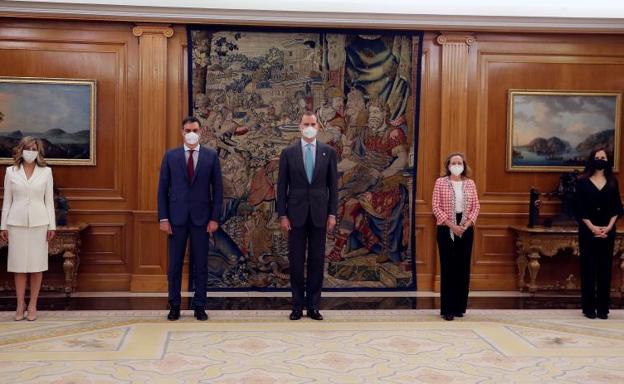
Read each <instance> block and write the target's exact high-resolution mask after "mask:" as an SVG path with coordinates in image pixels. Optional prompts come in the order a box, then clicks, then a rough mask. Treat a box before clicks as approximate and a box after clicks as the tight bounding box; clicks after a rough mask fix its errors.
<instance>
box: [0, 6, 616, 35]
mask: <svg viewBox="0 0 624 384" xmlns="http://www.w3.org/2000/svg"><path fill="white" fill-rule="evenodd" d="M0 15H4V16H18V17H57V18H90V19H117V20H130V21H163V22H190V23H213V24H215V23H224V24H268V25H283V24H286V25H288V26H297V25H302V26H319V25H320V26H322V25H327V26H333V27H336V26H337V27H385V28H423V29H490V30H506V29H509V30H535V31H547V30H555V31H568V30H579V29H581V30H584V31H594V32H617V33H621V32H624V0H551V1H546V0H522V1H517V0H514V1H510V0H470V1H462V0H426V1H423V0H331V1H328V0H219V1H215V0H175V1H171V0H132V1H131V0H17V1H8V0H0Z"/></svg>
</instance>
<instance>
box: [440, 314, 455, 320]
mask: <svg viewBox="0 0 624 384" xmlns="http://www.w3.org/2000/svg"><path fill="white" fill-rule="evenodd" d="M442 317H443V318H444V320H446V321H453V319H454V316H453V315H444V316H442Z"/></svg>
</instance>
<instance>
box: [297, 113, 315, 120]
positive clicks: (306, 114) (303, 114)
mask: <svg viewBox="0 0 624 384" xmlns="http://www.w3.org/2000/svg"><path fill="white" fill-rule="evenodd" d="M303 116H314V118H315V119H316V121H317V122H318V117H316V115H315V114H314V112H312V111H305V112H303V113H302V114H301V117H300V118H299V122H301V120H303Z"/></svg>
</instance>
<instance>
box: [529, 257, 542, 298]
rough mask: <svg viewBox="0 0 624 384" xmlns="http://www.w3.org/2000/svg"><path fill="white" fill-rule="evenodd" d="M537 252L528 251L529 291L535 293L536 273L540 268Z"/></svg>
mask: <svg viewBox="0 0 624 384" xmlns="http://www.w3.org/2000/svg"><path fill="white" fill-rule="evenodd" d="M539 258H540V255H539V252H530V253H529V259H530V261H529V275H530V277H531V282H530V283H529V292H531V293H535V292H536V291H537V283H536V280H537V274H538V273H539V270H540V263H539Z"/></svg>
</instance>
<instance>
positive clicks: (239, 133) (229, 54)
mask: <svg viewBox="0 0 624 384" xmlns="http://www.w3.org/2000/svg"><path fill="white" fill-rule="evenodd" d="M188 32H189V69H190V71H189V72H190V73H189V86H190V92H189V95H190V104H191V106H190V108H191V113H192V114H193V115H195V116H197V117H198V118H199V119H200V121H201V123H202V132H201V139H200V142H201V144H202V145H207V146H210V147H212V148H215V149H217V151H218V153H219V156H220V159H221V166H222V170H223V183H224V196H225V201H224V210H223V212H222V217H221V219H222V223H223V224H222V226H221V228H220V229H219V231H218V232H217V233H216V234H215V236H214V242H213V244H212V245H213V246H212V247H211V250H210V254H209V261H208V264H209V287H210V288H212V289H228V288H235V289H236V288H239V289H245V288H247V289H254V288H288V286H289V272H288V241H287V234H286V233H283V232H282V231H281V230H280V226H279V219H278V217H277V212H276V208H275V197H276V192H275V191H276V185H275V184H276V182H277V173H278V163H279V155H280V152H281V150H282V148H284V147H285V146H287V145H289V144H290V143H292V142H293V141H294V140H298V139H299V137H300V135H299V130H298V122H299V119H300V117H301V114H302V113H303V112H304V111H313V112H315V113H316V115H317V119H318V121H319V123H320V127H321V129H320V133H319V137H318V139H319V140H321V141H322V142H324V143H327V144H329V145H331V146H333V147H334V148H335V149H336V150H337V152H338V154H339V164H338V171H339V174H340V181H339V197H340V204H339V210H338V218H337V221H338V224H337V229H336V231H335V232H334V233H331V234H329V235H328V238H327V245H326V249H327V255H326V270H325V282H324V288H330V289H331V288H338V289H361V288H365V289H388V288H390V289H408V288H413V287H414V286H415V284H416V282H415V269H414V244H413V242H414V235H413V229H412V228H413V225H412V224H413V218H414V215H413V207H412V204H411V201H412V196H413V192H414V191H413V188H414V176H415V172H414V164H413V162H414V160H413V159H414V158H415V153H414V152H415V142H414V139H415V138H416V137H417V133H418V126H417V114H418V111H417V105H418V103H417V101H418V94H417V93H418V92H417V91H418V90H419V84H418V81H417V79H418V76H417V74H418V73H419V66H420V54H419V52H421V51H420V44H421V35H420V34H412V33H380V34H361V33H356V32H354V33H344V32H340V33H335V32H323V31H320V32H319V31H316V32H312V31H267V30H251V29H241V30H225V29H218V28H217V29H215V28H203V27H189V31H188Z"/></svg>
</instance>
